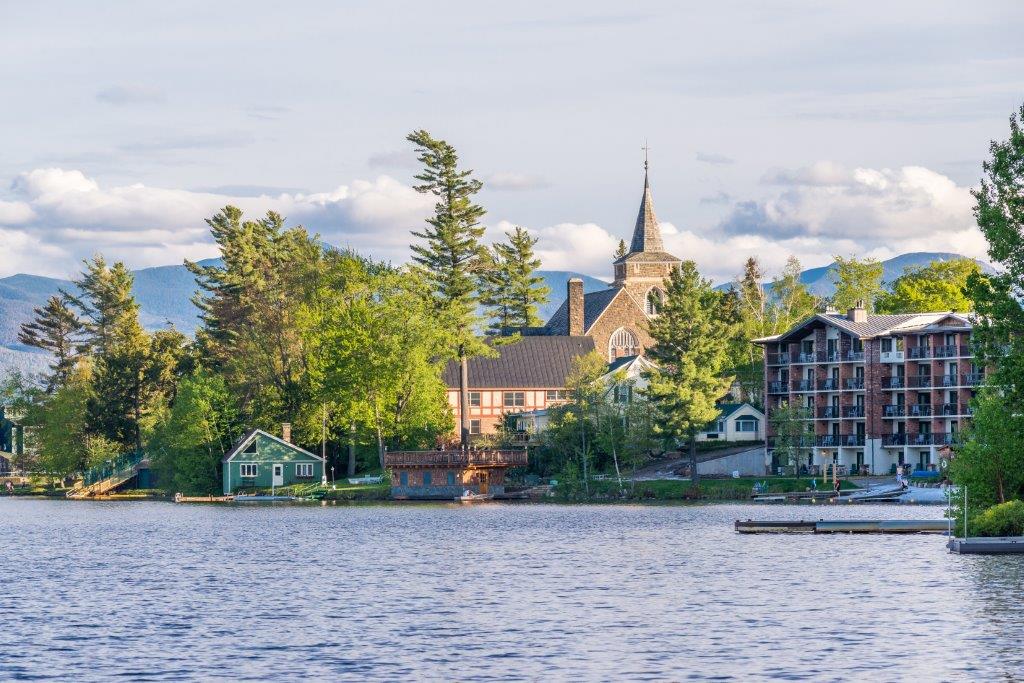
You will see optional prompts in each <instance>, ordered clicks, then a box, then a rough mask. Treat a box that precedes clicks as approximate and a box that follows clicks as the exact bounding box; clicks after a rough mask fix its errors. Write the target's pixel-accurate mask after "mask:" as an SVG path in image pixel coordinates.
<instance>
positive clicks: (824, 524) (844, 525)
mask: <svg viewBox="0 0 1024 683" xmlns="http://www.w3.org/2000/svg"><path fill="white" fill-rule="evenodd" d="M734 528H735V529H736V532H737V533H741V534H945V533H949V520H948V519H836V520H825V519H819V520H818V521H816V522H815V521H805V520H799V521H790V520H752V519H748V520H746V521H743V520H739V519H737V520H736V523H735V525H734ZM1021 541H1022V543H1024V539H1021ZM1022 548H1024V546H1022ZM1020 552H1024V550H1021V551H1020Z"/></svg>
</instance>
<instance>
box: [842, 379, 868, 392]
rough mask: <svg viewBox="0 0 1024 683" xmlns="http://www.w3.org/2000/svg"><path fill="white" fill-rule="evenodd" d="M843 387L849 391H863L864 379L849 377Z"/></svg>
mask: <svg viewBox="0 0 1024 683" xmlns="http://www.w3.org/2000/svg"><path fill="white" fill-rule="evenodd" d="M843 386H844V387H846V388H847V389H863V388H864V378H863V377H847V378H846V381H845V382H843Z"/></svg>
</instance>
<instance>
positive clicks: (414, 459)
mask: <svg viewBox="0 0 1024 683" xmlns="http://www.w3.org/2000/svg"><path fill="white" fill-rule="evenodd" d="M523 465H526V451H525V450H513V449H501V450H486V451H483V450H481V451H473V450H470V451H462V450H450V451H390V452H388V453H385V454H384V466H385V467H470V466H480V467H521V466H523Z"/></svg>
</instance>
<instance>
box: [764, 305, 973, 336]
mask: <svg viewBox="0 0 1024 683" xmlns="http://www.w3.org/2000/svg"><path fill="white" fill-rule="evenodd" d="M947 318H954V319H956V320H957V321H958V322H959V323H960V326H961V327H963V328H965V329H969V328H970V327H971V321H970V320H969V319H968V318H967V316H965V315H964V314H962V313H955V312H950V311H943V312H939V313H889V314H871V315H868V316H867V319H866V320H865V321H864V322H854V321H852V320H850V319H849V318H848V317H846V316H845V315H843V314H842V313H816V314H815V315H813V316H811V317H810V318H807V319H806V320H804V321H802V322H800V323H797V324H796V325H794V326H793V327H792V328H790V329H789V330H787V331H786V332H784V333H782V334H778V335H775V336H772V337H761V338H759V339H754V340H752V341H753V342H754V343H755V344H764V343H768V342H775V341H792V340H794V339H796V338H798V337H799V336H803V335H804V334H806V332H805V330H806V328H808V327H809V326H812V325H814V324H815V323H818V324H825V325H832V326H834V327H838V328H839V329H841V330H843V331H844V332H849V333H850V334H852V335H853V336H855V337H859V338H861V339H870V338H872V337H880V336H884V335H888V334H894V333H899V332H915V331H925V330H927V329H928V328H929V327H931V326H934V325H936V324H937V323H940V322H943V321H945V320H946V319H947Z"/></svg>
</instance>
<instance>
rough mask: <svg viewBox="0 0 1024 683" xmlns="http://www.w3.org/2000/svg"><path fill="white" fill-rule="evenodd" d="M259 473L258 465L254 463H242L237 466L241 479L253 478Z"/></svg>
mask: <svg viewBox="0 0 1024 683" xmlns="http://www.w3.org/2000/svg"><path fill="white" fill-rule="evenodd" d="M258 471H259V465H257V464H256V463H254V462H243V463H242V464H241V465H239V466H238V474H239V475H240V476H243V477H247V478H248V477H255V476H256V473H257V472H258Z"/></svg>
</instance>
